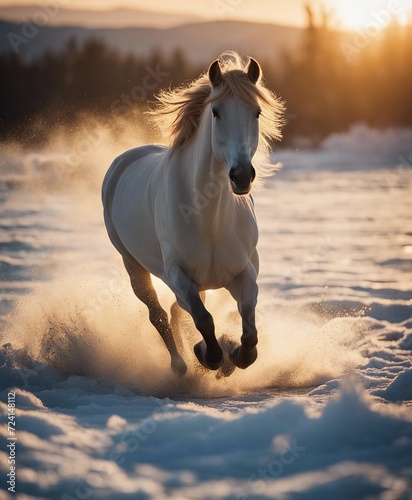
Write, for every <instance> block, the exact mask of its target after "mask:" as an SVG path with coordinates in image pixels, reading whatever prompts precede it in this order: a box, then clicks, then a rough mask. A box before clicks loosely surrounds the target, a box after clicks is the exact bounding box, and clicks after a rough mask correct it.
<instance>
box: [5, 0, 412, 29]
mask: <svg viewBox="0 0 412 500" xmlns="http://www.w3.org/2000/svg"><path fill="white" fill-rule="evenodd" d="M50 1H54V2H55V3H58V4H60V5H61V6H63V7H64V8H73V9H88V10H90V9H99V10H105V9H112V8H116V7H134V8H138V9H144V10H151V11H153V10H159V11H162V12H171V13H185V14H194V15H198V16H201V17H204V18H207V19H216V18H218V19H243V20H250V21H265V22H268V21H269V22H275V23H278V24H285V25H292V26H303V25H304V24H305V14H304V5H305V4H306V3H307V1H308V0H197V1H196V0H195V1H193V0H192V1H188V0H174V1H173V2H170V1H169V0H158V1H157V2H152V1H151V0H150V1H149V0H50ZM30 3H31V4H37V3H38V2H35V1H32V2H31V1H30V0H14V1H13V2H11V1H10V0H0V6H6V5H7V6H10V5H13V6H17V5H27V4H30ZM310 3H311V4H312V5H313V6H314V7H315V8H316V9H317V11H318V12H320V9H321V6H322V5H323V6H324V7H325V9H326V10H327V11H329V12H330V13H331V14H332V15H333V19H334V24H335V26H336V27H339V28H341V29H346V30H362V29H367V27H368V25H370V24H372V23H375V25H376V23H377V24H378V25H381V26H382V27H383V26H384V25H385V24H386V22H387V20H390V19H397V20H398V21H399V22H401V23H402V24H405V23H406V22H407V21H409V22H411V21H412V0H310Z"/></svg>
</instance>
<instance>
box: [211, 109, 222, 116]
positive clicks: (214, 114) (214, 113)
mask: <svg viewBox="0 0 412 500" xmlns="http://www.w3.org/2000/svg"><path fill="white" fill-rule="evenodd" d="M212 115H213V117H214V118H220V116H219V111H218V110H217V109H216V108H212Z"/></svg>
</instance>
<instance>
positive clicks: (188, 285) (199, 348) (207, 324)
mask: <svg viewBox="0 0 412 500" xmlns="http://www.w3.org/2000/svg"><path fill="white" fill-rule="evenodd" d="M165 277H166V282H167V284H168V285H169V286H170V288H171V289H172V290H173V292H174V293H175V295H176V298H177V302H178V304H179V305H180V307H182V308H183V309H185V310H186V311H187V312H188V313H189V314H190V315H191V316H192V318H193V321H194V322H195V325H196V328H197V329H198V330H199V332H200V333H201V334H202V337H203V339H204V341H202V342H199V343H198V344H196V345H195V348H194V351H195V355H196V357H197V359H198V360H199V362H200V363H201V364H202V365H203V366H204V367H206V368H208V369H209V370H217V369H218V368H219V367H220V366H221V365H222V364H223V351H222V349H221V348H220V345H219V343H218V341H217V340H216V336H215V325H214V322H213V318H212V316H211V314H210V313H209V312H208V311H207V309H206V308H205V306H204V304H203V302H202V299H201V297H200V295H199V292H198V290H197V287H196V286H195V284H194V283H192V281H191V280H190V279H189V277H188V276H187V275H186V274H185V272H184V271H183V270H182V269H181V268H180V267H178V266H172V267H170V268H168V269H166V271H165Z"/></svg>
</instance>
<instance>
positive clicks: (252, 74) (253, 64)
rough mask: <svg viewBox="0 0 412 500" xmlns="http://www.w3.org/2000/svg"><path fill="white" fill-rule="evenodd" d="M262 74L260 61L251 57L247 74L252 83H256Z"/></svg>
mask: <svg viewBox="0 0 412 500" xmlns="http://www.w3.org/2000/svg"><path fill="white" fill-rule="evenodd" d="M261 74H262V70H261V69H260V66H259V63H258V62H257V61H256V60H255V59H253V57H250V59H249V65H248V67H247V76H248V77H249V80H250V81H251V82H252V83H256V82H257V81H258V80H259V78H260V76H261Z"/></svg>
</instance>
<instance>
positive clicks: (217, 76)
mask: <svg viewBox="0 0 412 500" xmlns="http://www.w3.org/2000/svg"><path fill="white" fill-rule="evenodd" d="M209 80H210V83H211V84H212V87H218V86H219V85H220V84H221V83H222V70H221V69H220V65H219V61H218V60H217V59H216V61H215V62H213V63H212V64H211V65H210V68H209Z"/></svg>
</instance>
